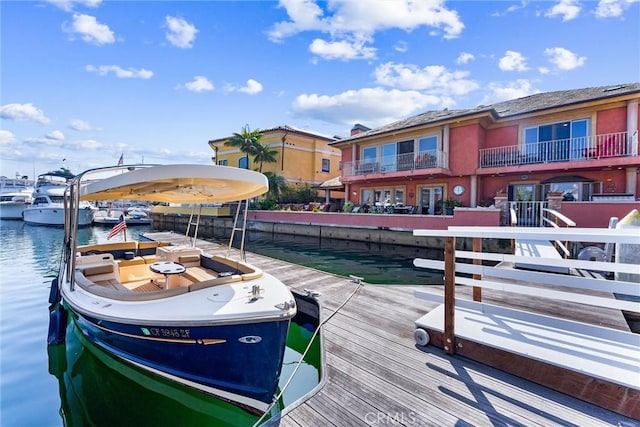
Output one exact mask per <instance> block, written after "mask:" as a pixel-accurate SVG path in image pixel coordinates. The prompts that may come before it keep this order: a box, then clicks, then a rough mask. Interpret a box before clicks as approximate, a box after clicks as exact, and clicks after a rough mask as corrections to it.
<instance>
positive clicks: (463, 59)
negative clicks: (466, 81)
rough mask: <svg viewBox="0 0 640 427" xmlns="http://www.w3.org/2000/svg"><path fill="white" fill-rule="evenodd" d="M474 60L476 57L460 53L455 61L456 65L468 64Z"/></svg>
mask: <svg viewBox="0 0 640 427" xmlns="http://www.w3.org/2000/svg"><path fill="white" fill-rule="evenodd" d="M475 59H476V57H475V56H473V54H471V53H469V52H462V53H460V55H458V58H457V59H456V63H457V64H468V63H469V61H473V60H475Z"/></svg>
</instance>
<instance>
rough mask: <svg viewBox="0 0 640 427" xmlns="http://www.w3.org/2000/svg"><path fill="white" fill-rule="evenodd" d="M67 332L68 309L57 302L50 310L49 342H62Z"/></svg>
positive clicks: (50, 343)
mask: <svg viewBox="0 0 640 427" xmlns="http://www.w3.org/2000/svg"><path fill="white" fill-rule="evenodd" d="M66 334H67V310H65V309H64V307H63V306H62V305H61V304H56V305H55V306H53V307H52V308H51V309H50V310H49V334H48V335H47V344H49V345H52V344H62V343H63V342H64V341H65V335H66Z"/></svg>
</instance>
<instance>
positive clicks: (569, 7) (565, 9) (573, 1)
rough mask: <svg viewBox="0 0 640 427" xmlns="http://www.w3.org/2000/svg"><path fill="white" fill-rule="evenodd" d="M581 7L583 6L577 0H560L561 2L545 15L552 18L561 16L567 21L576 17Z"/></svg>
mask: <svg viewBox="0 0 640 427" xmlns="http://www.w3.org/2000/svg"><path fill="white" fill-rule="evenodd" d="M581 9H582V7H581V6H580V4H579V3H578V1H577V0H560V2H559V3H557V4H555V5H554V6H553V7H552V8H551V9H549V10H548V11H547V12H546V13H545V14H544V15H545V16H548V17H551V18H553V17H556V16H561V17H562V21H563V22H566V21H571V20H572V19H576V18H577V17H578V15H579V14H580V10H581Z"/></svg>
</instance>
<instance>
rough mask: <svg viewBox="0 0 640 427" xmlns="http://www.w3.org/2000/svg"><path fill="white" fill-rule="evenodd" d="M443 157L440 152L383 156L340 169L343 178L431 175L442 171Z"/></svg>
mask: <svg viewBox="0 0 640 427" xmlns="http://www.w3.org/2000/svg"><path fill="white" fill-rule="evenodd" d="M443 165H444V157H443V154H442V151H438V150H430V151H421V152H419V153H417V154H414V153H405V154H398V155H396V156H383V157H380V158H379V159H377V160H356V161H353V162H345V163H344V165H343V168H342V177H343V178H354V179H356V180H357V179H358V178H365V177H366V178H372V176H371V175H385V176H387V174H392V175H395V176H405V175H407V174H412V175H415V174H420V173H421V172H424V173H428V174H432V173H442V172H443V171H444V166H443Z"/></svg>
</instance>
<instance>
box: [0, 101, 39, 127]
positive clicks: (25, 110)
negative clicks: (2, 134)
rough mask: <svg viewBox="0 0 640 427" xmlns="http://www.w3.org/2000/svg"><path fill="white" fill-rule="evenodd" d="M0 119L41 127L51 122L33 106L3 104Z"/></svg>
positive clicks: (0, 109) (0, 108)
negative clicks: (30, 122) (27, 122)
mask: <svg viewBox="0 0 640 427" xmlns="http://www.w3.org/2000/svg"><path fill="white" fill-rule="evenodd" d="M0 117H2V118H3V119H8V120H15V121H32V122H37V123H41V124H43V125H44V124H47V123H49V122H51V120H50V119H49V118H48V117H47V116H45V115H44V113H43V112H42V110H39V109H38V108H36V107H35V106H34V105H33V104H5V105H3V106H1V107H0Z"/></svg>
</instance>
